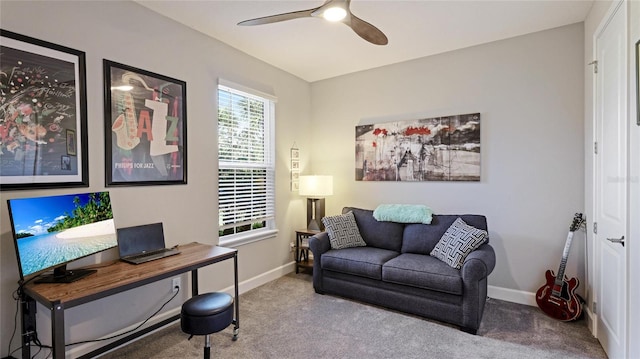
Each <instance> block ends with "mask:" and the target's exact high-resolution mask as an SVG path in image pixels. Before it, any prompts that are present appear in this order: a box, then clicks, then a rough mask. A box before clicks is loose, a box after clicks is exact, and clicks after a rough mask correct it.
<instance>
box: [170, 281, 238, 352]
mask: <svg viewBox="0 0 640 359" xmlns="http://www.w3.org/2000/svg"><path fill="white" fill-rule="evenodd" d="M233 309H234V307H233V297H232V296H230V295H229V294H227V293H221V292H214V293H205V294H200V295H196V296H195V297H192V298H190V299H189V300H187V301H186V302H184V304H182V312H181V313H180V326H181V327H182V331H183V332H185V333H187V334H191V336H190V337H189V339H191V338H192V337H193V336H194V335H204V336H205V344H204V358H205V359H209V358H210V355H211V354H210V351H211V338H210V334H212V333H217V332H219V331H221V330H223V329H225V328H226V327H228V326H229V325H231V323H233ZM236 338H237V336H236V334H235V331H234V338H233V339H234V340H235V339H236Z"/></svg>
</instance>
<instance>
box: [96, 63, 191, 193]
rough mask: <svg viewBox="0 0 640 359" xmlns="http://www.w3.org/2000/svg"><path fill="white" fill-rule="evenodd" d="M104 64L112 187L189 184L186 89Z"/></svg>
mask: <svg viewBox="0 0 640 359" xmlns="http://www.w3.org/2000/svg"><path fill="white" fill-rule="evenodd" d="M103 63H104V83H105V89H104V92H105V103H104V109H105V147H106V148H105V157H106V161H105V164H106V166H105V174H106V185H107V186H145V185H169V184H186V183H187V123H186V120H187V115H186V114H187V106H186V101H187V95H186V83H185V82H184V81H180V80H177V79H174V78H171V77H167V76H164V75H160V74H156V73H152V72H149V71H145V70H141V69H138V68H134V67H131V66H127V65H123V64H119V63H115V62H112V61H109V60H104V61H103Z"/></svg>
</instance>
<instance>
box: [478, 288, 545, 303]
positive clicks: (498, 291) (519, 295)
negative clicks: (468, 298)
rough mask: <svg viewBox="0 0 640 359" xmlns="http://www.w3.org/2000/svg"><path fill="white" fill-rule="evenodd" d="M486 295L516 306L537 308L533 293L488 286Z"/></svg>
mask: <svg viewBox="0 0 640 359" xmlns="http://www.w3.org/2000/svg"><path fill="white" fill-rule="evenodd" d="M487 295H488V296H489V297H491V298H495V299H500V300H504V301H507V302H513V303H518V304H524V305H530V306H534V307H535V306H537V304H536V295H535V293H531V292H525V291H523V290H515V289H509V288H502V287H495V286H492V285H490V286H488V287H487Z"/></svg>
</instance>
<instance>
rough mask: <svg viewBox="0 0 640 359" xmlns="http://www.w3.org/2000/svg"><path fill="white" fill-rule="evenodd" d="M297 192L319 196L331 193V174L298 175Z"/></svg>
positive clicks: (302, 194)
mask: <svg viewBox="0 0 640 359" xmlns="http://www.w3.org/2000/svg"><path fill="white" fill-rule="evenodd" d="M298 193H299V194H300V195H301V196H305V197H312V198H321V197H326V196H331V195H332V194H333V176H315V175H314V176H300V187H299V190H298Z"/></svg>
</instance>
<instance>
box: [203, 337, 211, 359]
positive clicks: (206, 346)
mask: <svg viewBox="0 0 640 359" xmlns="http://www.w3.org/2000/svg"><path fill="white" fill-rule="evenodd" d="M210 358H211V336H210V335H209V334H207V335H205V337H204V359H210Z"/></svg>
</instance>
